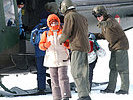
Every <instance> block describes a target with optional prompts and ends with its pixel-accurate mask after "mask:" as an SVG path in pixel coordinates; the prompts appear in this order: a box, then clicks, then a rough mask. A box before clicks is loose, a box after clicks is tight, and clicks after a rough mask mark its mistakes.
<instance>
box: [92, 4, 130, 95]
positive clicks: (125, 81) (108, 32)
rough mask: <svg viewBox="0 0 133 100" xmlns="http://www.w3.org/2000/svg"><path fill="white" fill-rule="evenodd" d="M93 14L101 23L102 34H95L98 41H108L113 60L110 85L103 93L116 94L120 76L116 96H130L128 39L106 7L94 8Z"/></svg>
mask: <svg viewBox="0 0 133 100" xmlns="http://www.w3.org/2000/svg"><path fill="white" fill-rule="evenodd" d="M92 14H93V15H94V17H95V18H96V19H97V20H98V21H99V22H98V25H97V26H98V27H99V28H101V30H102V32H101V34H100V33H95V36H96V39H106V40H107V41H108V42H109V46H108V47H109V50H110V51H111V58H110V61H109V68H110V74H109V83H108V86H107V88H106V89H105V90H101V91H100V92H102V93H114V92H115V89H116V82H117V76H118V74H119V75H120V78H121V87H120V90H119V91H117V92H116V94H128V91H129V61H128V51H127V50H128V49H129V43H128V39H127V37H126V35H125V33H124V31H123V30H122V28H121V26H120V24H119V23H118V22H117V21H116V20H115V19H114V18H112V16H111V15H109V14H107V11H106V9H105V7H104V6H96V7H94V9H93V11H92Z"/></svg>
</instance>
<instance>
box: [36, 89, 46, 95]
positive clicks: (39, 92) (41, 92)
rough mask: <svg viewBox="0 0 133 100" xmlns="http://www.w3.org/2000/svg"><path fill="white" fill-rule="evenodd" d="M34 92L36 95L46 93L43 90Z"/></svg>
mask: <svg viewBox="0 0 133 100" xmlns="http://www.w3.org/2000/svg"><path fill="white" fill-rule="evenodd" d="M35 94H36V95H46V93H45V90H38V92H37V93H35Z"/></svg>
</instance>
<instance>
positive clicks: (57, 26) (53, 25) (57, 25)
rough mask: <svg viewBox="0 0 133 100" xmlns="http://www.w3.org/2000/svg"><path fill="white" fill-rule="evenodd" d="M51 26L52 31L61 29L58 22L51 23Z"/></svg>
mask: <svg viewBox="0 0 133 100" xmlns="http://www.w3.org/2000/svg"><path fill="white" fill-rule="evenodd" d="M50 25H51V29H52V30H58V28H59V23H58V22H57V21H53V22H51V24H50Z"/></svg>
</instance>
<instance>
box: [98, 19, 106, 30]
mask: <svg viewBox="0 0 133 100" xmlns="http://www.w3.org/2000/svg"><path fill="white" fill-rule="evenodd" d="M106 25H107V22H106V21H101V22H99V23H98V24H97V27H98V28H102V27H106Z"/></svg>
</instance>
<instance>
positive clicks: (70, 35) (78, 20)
mask: <svg viewBox="0 0 133 100" xmlns="http://www.w3.org/2000/svg"><path fill="white" fill-rule="evenodd" d="M60 9H61V13H62V14H64V26H63V31H62V35H61V37H60V39H59V42H60V43H64V42H65V41H66V40H67V39H68V40H69V42H70V50H71V52H72V53H71V73H72V76H73V78H74V81H75V85H76V87H77V92H78V96H79V99H78V100H91V98H90V96H89V92H90V87H89V80H88V77H89V70H88V68H89V67H88V52H89V49H90V48H89V47H90V46H89V39H88V21H87V19H86V18H85V17H84V16H82V15H81V14H79V13H78V12H76V10H75V7H74V5H73V3H72V1H71V0H63V1H62V2H61V7H60Z"/></svg>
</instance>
